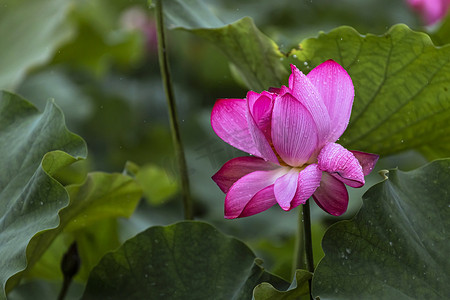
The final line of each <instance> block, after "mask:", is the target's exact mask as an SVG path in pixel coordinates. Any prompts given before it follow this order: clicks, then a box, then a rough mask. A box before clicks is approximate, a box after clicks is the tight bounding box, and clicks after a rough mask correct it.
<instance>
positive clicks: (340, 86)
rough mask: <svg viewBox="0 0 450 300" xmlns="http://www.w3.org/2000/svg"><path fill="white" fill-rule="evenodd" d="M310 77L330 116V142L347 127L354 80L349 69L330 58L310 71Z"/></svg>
mask: <svg viewBox="0 0 450 300" xmlns="http://www.w3.org/2000/svg"><path fill="white" fill-rule="evenodd" d="M307 77H308V79H309V80H310V81H311V82H312V84H313V85H314V86H315V87H316V89H317V90H318V91H319V94H320V95H321V97H322V100H323V102H324V103H325V106H326V108H327V111H328V114H329V116H330V124H331V128H330V133H329V137H328V141H329V142H335V141H337V139H338V138H339V137H340V136H341V135H342V133H344V131H345V129H346V128H347V125H348V121H349V120H350V114H351V112H352V105H353V98H354V95H355V92H354V88H353V82H352V79H351V78H350V76H349V75H348V73H347V71H345V70H344V68H342V67H341V66H340V65H339V64H338V63H336V62H335V61H333V60H328V61H326V62H324V63H322V64H320V65H318V66H317V67H316V68H314V69H312V70H311V72H309V73H308V76H307Z"/></svg>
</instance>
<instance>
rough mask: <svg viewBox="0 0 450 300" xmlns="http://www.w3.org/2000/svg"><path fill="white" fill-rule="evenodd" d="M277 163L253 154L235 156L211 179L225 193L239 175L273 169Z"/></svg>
mask: <svg viewBox="0 0 450 300" xmlns="http://www.w3.org/2000/svg"><path fill="white" fill-rule="evenodd" d="M278 167H279V165H276V164H273V163H271V162H268V161H265V160H264V159H262V158H258V157H253V156H243V157H236V158H233V159H231V160H229V161H227V162H226V163H225V164H224V165H223V166H222V168H221V169H220V170H219V171H218V172H217V173H216V174H214V176H213V177H212V179H213V180H214V182H215V183H216V184H217V185H218V186H219V188H220V189H221V190H222V191H223V192H224V193H227V192H228V190H229V189H230V187H231V186H232V185H233V184H234V183H235V182H236V181H238V180H239V179H241V177H244V176H245V175H247V174H249V173H252V172H255V171H268V170H275V169H276V168H278Z"/></svg>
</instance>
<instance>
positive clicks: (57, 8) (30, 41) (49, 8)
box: [0, 0, 73, 89]
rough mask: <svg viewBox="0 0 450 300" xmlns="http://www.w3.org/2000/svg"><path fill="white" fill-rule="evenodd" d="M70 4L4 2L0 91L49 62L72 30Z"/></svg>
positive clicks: (0, 29) (46, 0) (50, 0)
mask: <svg viewBox="0 0 450 300" xmlns="http://www.w3.org/2000/svg"><path fill="white" fill-rule="evenodd" d="M71 2H72V1H69V0H62V1H61V0H33V1H27V0H3V1H2V2H1V9H0V41H1V44H2V47H0V66H1V69H0V89H12V88H14V87H15V85H16V84H17V83H18V82H19V81H20V80H21V79H22V77H23V76H24V75H25V73H26V71H27V70H28V69H29V68H31V67H34V66H36V65H39V64H42V63H45V62H46V61H47V60H49V59H50V58H51V56H52V55H53V53H54V52H55V50H56V48H57V47H58V46H60V45H61V44H62V43H63V42H65V41H67V40H68V39H69V38H70V37H71V36H72V33H73V28H72V26H71V25H70V23H69V22H68V20H67V13H68V10H69V8H70V6H71Z"/></svg>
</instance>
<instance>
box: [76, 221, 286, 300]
mask: <svg viewBox="0 0 450 300" xmlns="http://www.w3.org/2000/svg"><path fill="white" fill-rule="evenodd" d="M262 281H268V282H270V283H271V284H272V285H274V286H276V287H277V288H279V289H281V288H283V289H286V288H287V287H288V286H289V284H288V283H287V282H285V281H283V280H282V279H281V278H279V277H276V276H274V275H272V274H270V273H267V272H265V271H264V269H263V268H262V267H261V261H260V260H258V259H256V260H255V255H254V254H253V253H252V251H251V250H250V249H249V248H248V247H247V246H246V245H245V244H244V243H242V242H240V241H239V240H237V239H235V238H232V237H228V236H225V235H223V234H222V233H220V232H219V231H217V229H215V228H214V227H212V226H211V225H209V224H206V223H202V222H196V221H190V222H189V221H188V222H180V223H177V224H174V225H170V226H166V227H160V226H156V227H150V228H149V229H147V230H146V231H144V232H142V233H140V234H138V235H137V236H136V237H134V238H132V239H130V240H128V241H127V242H125V244H124V245H123V246H122V247H121V248H119V249H118V250H117V251H115V252H113V253H109V254H107V255H105V256H104V257H103V259H102V260H101V261H100V263H99V264H98V265H97V266H96V267H95V268H94V269H93V270H92V272H91V275H90V277H89V280H88V284H87V287H86V290H85V293H84V296H83V299H162V298H165V299H183V300H184V299H226V300H229V299H250V298H251V296H252V290H253V288H254V287H255V286H256V285H257V284H258V283H260V282H262Z"/></svg>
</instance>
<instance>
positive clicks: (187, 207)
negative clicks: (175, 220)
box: [155, 0, 194, 220]
mask: <svg viewBox="0 0 450 300" xmlns="http://www.w3.org/2000/svg"><path fill="white" fill-rule="evenodd" d="M155 10H156V28H157V33H158V59H159V68H160V70H161V78H162V81H163V85H164V90H165V92H166V99H167V107H168V110H169V118H170V128H171V132H172V140H173V144H174V147H175V156H176V159H177V164H178V170H179V172H180V178H181V190H182V198H183V205H184V218H185V219H186V220H192V219H193V218H194V217H193V209H192V207H193V205H192V199H191V195H190V187H189V176H188V171H187V164H186V158H185V156H184V150H183V143H182V141H181V135H180V126H179V122H178V114H177V109H176V105H175V96H174V92H173V88H172V81H171V77H170V70H169V60H168V57H167V51H166V40H165V35H164V17H163V9H162V0H156V1H155Z"/></svg>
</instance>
